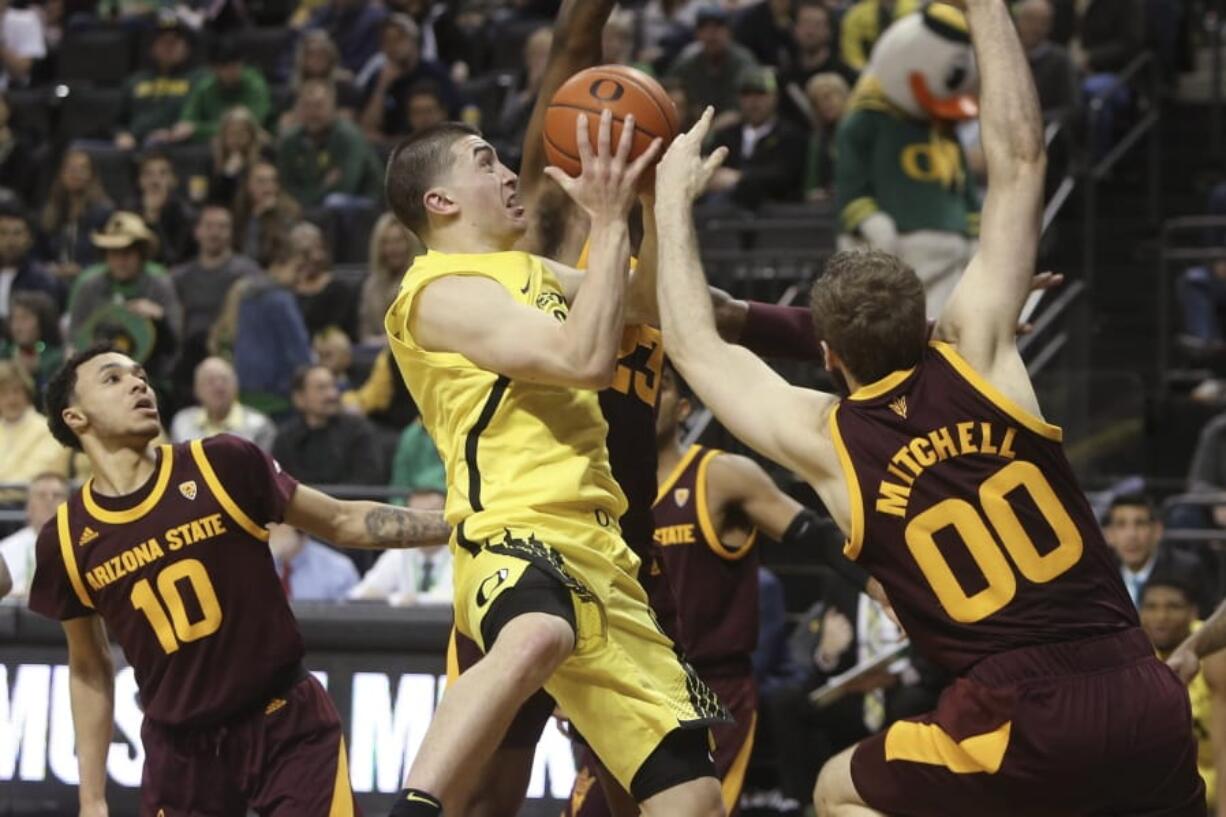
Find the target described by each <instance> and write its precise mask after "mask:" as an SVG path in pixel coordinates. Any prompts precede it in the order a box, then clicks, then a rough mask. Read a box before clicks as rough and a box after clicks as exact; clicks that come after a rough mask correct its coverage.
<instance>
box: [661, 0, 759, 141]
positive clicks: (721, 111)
mask: <svg viewBox="0 0 1226 817" xmlns="http://www.w3.org/2000/svg"><path fill="white" fill-rule="evenodd" d="M694 39H695V40H697V42H694V43H691V44H690V45H689V46H687V47H686V48H685V50H684V51H682V52H681V55H680V56H679V57H677V61H676V62H675V63H674V64H673V66H672V68H670V69H669V72H668V73H669V74H670V75H672V76H675V77H678V78H679V79H680V80H681V81H682V83H683V84H684V85H685V95H686V98H687V99H688V100H689V102H690V105H691V106H692V107H693V109H694V110H696V111H702V110H704V109H705V108H706V107H707V106H708V105H712V106H714V107H715V113H716V115H717V118H716V120H715V125H714V127H716V128H717V129H718V128H720V127H725V126H727V125H730V124H732V123H733V122H735V121H736V119H737V116H738V114H737V94H736V90H737V78H738V77H740V76H741V74H742V73H744V72H745V70H746V69H747V68H752V67H754V66H756V65H757V61H756V60H754V57H753V54H752V53H751V52H750V51H749V49H747V48H745V46H743V45H740V44H738V43H736V42H733V40H732V29H731V28H730V27H729V26H728V12H726V11H724V10H723V9H722V8H721V7H719V6H704V7H703V8H702V9H701V10H700V11H699V12H698V18H697V23H696V25H695V27H694Z"/></svg>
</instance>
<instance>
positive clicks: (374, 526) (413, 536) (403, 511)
mask: <svg viewBox="0 0 1226 817" xmlns="http://www.w3.org/2000/svg"><path fill="white" fill-rule="evenodd" d="M363 523H364V524H365V527H366V533H367V535H368V536H370V540H371V544H373V545H375V546H376V547H387V548H406V547H416V546H419V545H441V544H443V543H445V542H446V541H447V540H448V538H450V536H451V526H450V525H448V524H447V521H446V520H445V519H443V515H442V514H441V513H439V512H438V511H415V510H409V509H407V508H394V507H392V506H391V505H380V506H378V507H376V508H374V509H372V510H369V511H367V512H366V516H365V517H364V519H363Z"/></svg>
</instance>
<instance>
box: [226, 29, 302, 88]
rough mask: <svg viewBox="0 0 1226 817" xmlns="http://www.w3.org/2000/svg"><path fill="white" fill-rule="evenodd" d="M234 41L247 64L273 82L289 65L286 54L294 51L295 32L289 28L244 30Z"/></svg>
mask: <svg viewBox="0 0 1226 817" xmlns="http://www.w3.org/2000/svg"><path fill="white" fill-rule="evenodd" d="M234 40H235V43H236V45H237V46H238V49H239V50H240V51H241V52H242V54H243V59H244V60H246V61H247V64H248V65H250V66H251V67H252V68H257V69H259V70H260V71H262V72H263V74H264V78H265V79H268V80H269V81H270V82H271V81H272V80H273V79H274V78H279V76H280V74H281V69H282V67H283V66H285V65H287V64H288V63H287V62H286V60H285V54H286V52H287V51H290V50H292V49H293V46H294V32H293V31H291V30H290V29H288V28H244V29H242V30H240V31H239V32H238V33H236V34H235V35H234Z"/></svg>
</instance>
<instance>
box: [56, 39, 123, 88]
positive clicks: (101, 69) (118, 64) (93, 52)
mask: <svg viewBox="0 0 1226 817" xmlns="http://www.w3.org/2000/svg"><path fill="white" fill-rule="evenodd" d="M57 53H58V56H57V58H56V77H57V79H58V80H59V81H60V82H67V83H70V84H71V83H90V84H93V85H119V84H121V83H122V82H123V81H124V80H125V79H127V77H128V74H129V73H130V72H131V71H132V68H133V65H132V41H131V38H130V37H129V36H128V32H127V30H125V29H124V28H122V27H119V26H108V27H106V28H87V29H74V28H69V29H68V30H67V31H65V32H64V41H63V43H61V45H60V49H59V51H58V52H57Z"/></svg>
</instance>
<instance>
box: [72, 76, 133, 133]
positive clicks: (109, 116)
mask: <svg viewBox="0 0 1226 817" xmlns="http://www.w3.org/2000/svg"><path fill="white" fill-rule="evenodd" d="M122 102H123V92H122V91H121V90H120V89H119V88H91V87H89V86H88V85H84V86H83V85H76V86H70V87H69V89H68V95H67V96H66V97H65V98H64V101H63V102H62V103H61V108H60V121H59V137H60V139H61V140H62V141H63V142H65V143H67V142H72V141H74V140H76V139H107V140H109V139H110V138H111V137H112V135H113V134H114V132H115V126H116V124H117V123H118V121H119V110H120V106H121V105H122Z"/></svg>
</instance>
